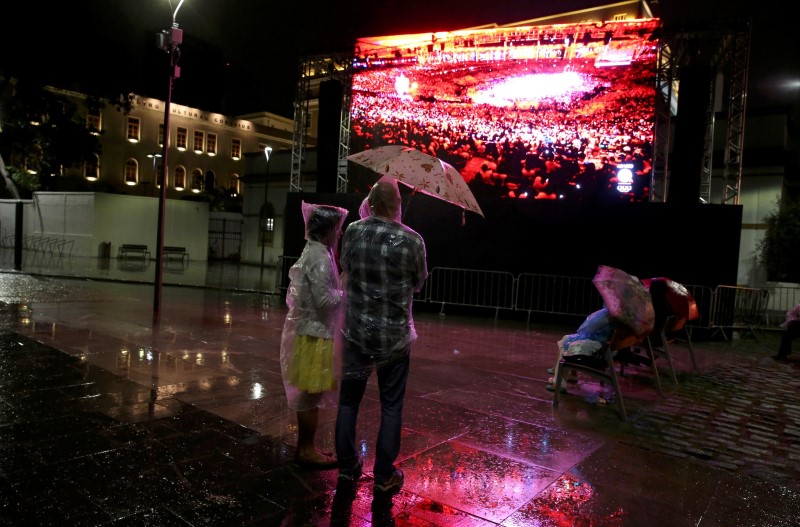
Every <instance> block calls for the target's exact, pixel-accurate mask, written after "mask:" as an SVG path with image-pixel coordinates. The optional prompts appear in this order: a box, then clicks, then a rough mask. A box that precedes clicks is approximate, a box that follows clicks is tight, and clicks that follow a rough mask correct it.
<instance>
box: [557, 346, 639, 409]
mask: <svg viewBox="0 0 800 527" xmlns="http://www.w3.org/2000/svg"><path fill="white" fill-rule="evenodd" d="M612 342H614V338H613V335H612V338H611V339H610V340H609V343H608V344H606V345H605V346H604V347H603V349H602V350H601V352H600V353H598V355H597V356H591V357H589V356H586V355H572V356H568V357H563V356H562V357H561V360H559V361H558V368H557V371H556V378H555V390H554V391H553V406H558V399H559V396H560V395H561V386H562V382H563V381H564V379H565V377H566V373H567V372H570V371H572V372H575V373H578V372H580V373H585V374H587V375H590V376H592V377H594V378H596V379H599V380H600V383H601V384H604V383H606V382H608V383H610V384H611V386H612V387H613V388H614V394H615V396H616V400H617V404H618V406H619V413H620V417H621V418H622V420H623V421H627V419H628V416H627V414H626V413H625V402H624V401H623V400H622V390H621V389H620V387H619V379H618V378H617V371H616V366H615V365H614V352H615V351H616V349H617V348H619V347H620V346H617V347H615V349H612V345H611V343H612Z"/></svg>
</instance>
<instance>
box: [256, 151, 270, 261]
mask: <svg viewBox="0 0 800 527" xmlns="http://www.w3.org/2000/svg"><path fill="white" fill-rule="evenodd" d="M270 154H272V147H271V146H267V147H264V156H265V157H266V158H267V171H266V174H265V175H264V204H263V205H262V207H261V218H259V220H260V221H261V225H259V233H260V234H261V269H262V271H263V269H264V246H265V245H266V244H267V243H266V240H265V236H264V234H265V233H266V231H267V190H268V188H269V182H268V181H267V180H268V179H269V156H270Z"/></svg>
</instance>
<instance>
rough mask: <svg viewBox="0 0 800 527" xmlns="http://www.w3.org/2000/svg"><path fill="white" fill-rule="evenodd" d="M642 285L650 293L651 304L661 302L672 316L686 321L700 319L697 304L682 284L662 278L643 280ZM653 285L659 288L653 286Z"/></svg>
mask: <svg viewBox="0 0 800 527" xmlns="http://www.w3.org/2000/svg"><path fill="white" fill-rule="evenodd" d="M642 283H643V284H644V286H645V287H646V288H647V290H648V291H650V295H651V296H652V298H653V302H657V301H663V302H664V303H665V304H666V306H667V307H668V308H669V310H670V311H671V312H672V314H674V315H678V316H679V317H681V318H685V319H686V320H697V319H698V318H700V312H699V311H698V309H697V302H695V300H694V297H692V295H691V293H689V290H688V289H686V287H685V286H684V285H683V284H681V283H678V282H676V281H675V280H670V279H669V278H664V277H657V278H645V279H644V280H642ZM654 283H655V284H657V285H658V286H659V287H655V286H653V284H654ZM656 295H658V298H656Z"/></svg>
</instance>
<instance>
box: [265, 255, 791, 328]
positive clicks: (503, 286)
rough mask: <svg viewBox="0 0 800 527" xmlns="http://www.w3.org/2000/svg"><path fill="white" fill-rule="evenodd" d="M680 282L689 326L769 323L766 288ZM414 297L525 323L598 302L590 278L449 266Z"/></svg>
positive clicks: (282, 268)
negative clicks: (692, 314)
mask: <svg viewBox="0 0 800 527" xmlns="http://www.w3.org/2000/svg"><path fill="white" fill-rule="evenodd" d="M297 259H298V257H289V256H281V257H279V258H278V265H277V269H276V272H277V276H276V280H275V284H276V288H275V289H276V293H278V292H280V293H281V294H285V292H286V289H287V288H288V286H289V279H288V272H289V268H290V267H291V266H292V265H293V264H294V263H295V262H296V261H297ZM684 286H685V287H686V288H687V289H688V290H689V293H690V294H691V295H692V298H694V300H695V302H696V303H697V309H698V312H699V315H700V318H698V319H696V320H692V321H689V322H688V323H687V326H689V327H690V328H698V329H701V328H702V329H711V330H715V331H719V332H722V334H723V336H724V337H725V338H726V339H727V338H728V337H727V334H726V333H725V330H731V331H736V330H749V331H751V332H753V333H755V329H757V328H762V327H764V326H765V325H767V324H768V322H767V308H768V306H770V305H773V304H772V302H771V301H770V293H769V291H767V290H764V289H756V288H747V287H736V286H717V288H716V289H714V290H712V289H711V288H710V287H708V286H700V285H691V284H684ZM787 289H788V291H786V292H785V293H784V294H785V295H786V296H787V297H789V298H791V300H784V302H789V303H791V302H794V303H793V304H791V305H792V306H793V305H795V304H797V302H798V301H800V288H787ZM790 295H798V296H790ZM414 299H415V300H417V301H420V302H426V303H434V304H436V303H438V304H441V311H440V312H441V313H444V308H445V305H448V304H449V305H454V306H467V307H476V308H487V309H493V310H494V311H495V318H497V317H498V316H499V313H500V310H508V311H525V312H527V315H528V322H530V318H531V314H532V313H544V314H552V315H576V316H586V315H589V314H591V313H593V312H594V311H597V310H598V309H600V308H601V307H602V305H603V300H602V298H601V296H600V293H599V292H598V291H597V288H596V287H595V286H594V284H593V283H592V279H591V278H586V277H575V276H560V275H541V274H532V273H522V274H520V275H519V276H518V277H514V275H512V274H511V273H509V272H506V271H488V270H478V269H459V268H452V267H434V268H433V269H432V270H431V271H430V273H429V275H428V279H427V280H426V281H425V284H424V286H423V288H422V290H421V291H419V292H417V293H415V294H414ZM784 313H785V310H782V311H781V320H780V321H783V318H782V317H783V314H784Z"/></svg>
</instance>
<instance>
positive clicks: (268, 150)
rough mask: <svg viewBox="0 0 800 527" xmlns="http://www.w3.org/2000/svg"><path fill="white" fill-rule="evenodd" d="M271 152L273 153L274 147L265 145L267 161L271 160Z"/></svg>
mask: <svg viewBox="0 0 800 527" xmlns="http://www.w3.org/2000/svg"><path fill="white" fill-rule="evenodd" d="M271 153H272V147H271V146H265V147H264V155H265V156H266V157H267V161H269V156H270V154H271Z"/></svg>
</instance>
